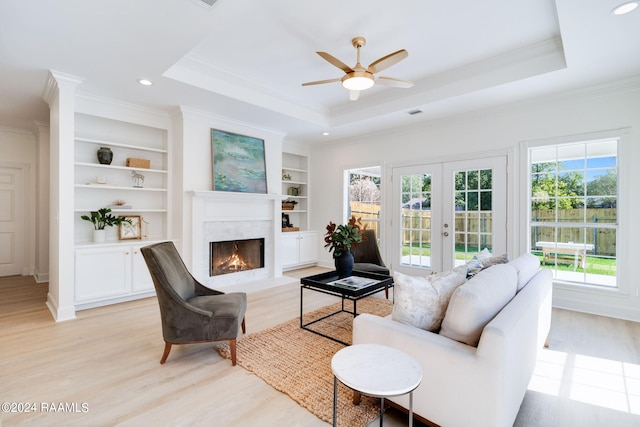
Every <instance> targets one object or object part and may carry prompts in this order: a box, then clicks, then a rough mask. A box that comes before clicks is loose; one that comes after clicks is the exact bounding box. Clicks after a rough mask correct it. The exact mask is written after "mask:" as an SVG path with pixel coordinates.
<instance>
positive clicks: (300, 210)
mask: <svg viewBox="0 0 640 427" xmlns="http://www.w3.org/2000/svg"><path fill="white" fill-rule="evenodd" d="M282 213H307V210H306V209H292V210H286V209H283V210H282Z"/></svg>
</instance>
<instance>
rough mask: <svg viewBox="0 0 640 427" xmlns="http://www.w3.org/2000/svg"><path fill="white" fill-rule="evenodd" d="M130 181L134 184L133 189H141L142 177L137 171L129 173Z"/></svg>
mask: <svg viewBox="0 0 640 427" xmlns="http://www.w3.org/2000/svg"><path fill="white" fill-rule="evenodd" d="M131 179H132V180H133V182H134V184H133V187H134V188H142V184H143V183H144V175H142V174H141V173H139V172H138V171H131Z"/></svg>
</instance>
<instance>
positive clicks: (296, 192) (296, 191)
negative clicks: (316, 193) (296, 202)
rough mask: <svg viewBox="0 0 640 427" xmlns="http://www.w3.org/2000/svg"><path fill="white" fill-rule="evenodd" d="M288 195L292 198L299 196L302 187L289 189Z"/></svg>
mask: <svg viewBox="0 0 640 427" xmlns="http://www.w3.org/2000/svg"><path fill="white" fill-rule="evenodd" d="M287 194H289V195H290V196H297V195H299V194H300V187H289V188H288V189H287Z"/></svg>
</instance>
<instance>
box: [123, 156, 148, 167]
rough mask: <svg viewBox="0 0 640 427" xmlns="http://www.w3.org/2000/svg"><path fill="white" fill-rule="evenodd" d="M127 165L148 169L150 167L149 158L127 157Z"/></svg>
mask: <svg viewBox="0 0 640 427" xmlns="http://www.w3.org/2000/svg"><path fill="white" fill-rule="evenodd" d="M127 166H128V167H130V168H140V169H149V168H151V160H148V159H137V158H135V157H127Z"/></svg>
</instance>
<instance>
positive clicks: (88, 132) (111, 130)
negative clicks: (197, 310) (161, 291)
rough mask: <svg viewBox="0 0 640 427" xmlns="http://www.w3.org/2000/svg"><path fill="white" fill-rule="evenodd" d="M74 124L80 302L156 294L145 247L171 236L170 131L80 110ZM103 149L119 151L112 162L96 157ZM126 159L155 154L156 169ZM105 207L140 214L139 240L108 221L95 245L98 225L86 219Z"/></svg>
mask: <svg viewBox="0 0 640 427" xmlns="http://www.w3.org/2000/svg"><path fill="white" fill-rule="evenodd" d="M75 124H76V128H75V139H74V150H73V156H74V186H73V194H74V200H73V203H74V205H73V212H74V236H73V239H74V244H75V302H76V308H77V309H83V308H90V307H95V306H99V305H105V304H112V303H116V302H120V301H126V300H129V299H134V298H140V297H145V296H149V295H153V293H154V288H153V282H152V280H151V277H150V275H149V272H148V269H147V268H146V264H145V262H144V259H143V257H142V254H141V253H140V248H141V247H142V246H145V245H148V244H151V243H154V242H158V241H163V240H168V238H169V193H170V180H169V177H170V174H169V157H168V156H169V149H168V146H169V144H168V132H167V130H166V129H159V128H154V127H149V126H144V125H139V124H136V123H129V122H124V121H119V120H112V119H107V118H104V117H97V116H93V115H88V114H81V113H76V116H75ZM101 147H107V148H109V149H111V151H112V152H113V160H112V162H111V164H108V165H106V164H100V162H99V161H98V155H97V153H98V150H99V149H100V148H101ZM128 158H134V159H145V160H149V161H150V167H149V168H142V167H129V166H127V159H128ZM137 174H140V175H142V177H143V179H140V175H137ZM134 175H137V176H138V179H135V178H136V177H135V176H134ZM117 201H122V202H123V203H124V205H119V204H118V203H116V202H117ZM101 208H110V209H111V210H112V212H111V213H112V214H113V215H115V216H139V217H140V219H141V221H140V223H141V233H140V234H141V238H140V239H131V240H129V239H126V240H120V238H119V233H118V227H108V229H107V241H106V242H104V243H94V242H93V225H92V224H91V223H90V222H88V221H85V220H82V219H81V218H80V217H81V215H89V213H90V212H91V211H97V210H99V209H101Z"/></svg>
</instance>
